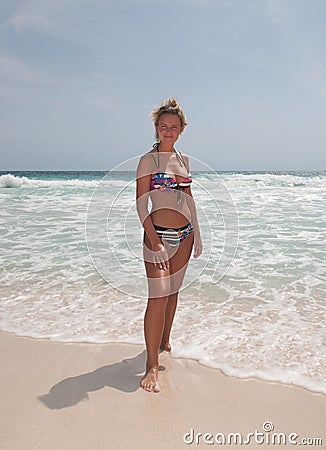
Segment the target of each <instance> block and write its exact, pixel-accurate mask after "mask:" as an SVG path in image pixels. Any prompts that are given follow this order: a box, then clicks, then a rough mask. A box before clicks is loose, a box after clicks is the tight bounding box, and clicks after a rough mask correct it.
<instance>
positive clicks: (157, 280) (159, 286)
mask: <svg viewBox="0 0 326 450" xmlns="http://www.w3.org/2000/svg"><path fill="white" fill-rule="evenodd" d="M150 252H151V250H150V241H149V239H148V237H147V236H146V234H145V237H144V248H143V255H144V263H145V269H146V275H147V282H148V297H149V298H154V297H155V298H157V297H166V296H168V295H170V293H171V274H170V267H168V268H167V269H166V270H163V269H160V268H159V267H157V266H155V264H154V263H152V262H150V259H151V255H150ZM169 263H170V261H169Z"/></svg>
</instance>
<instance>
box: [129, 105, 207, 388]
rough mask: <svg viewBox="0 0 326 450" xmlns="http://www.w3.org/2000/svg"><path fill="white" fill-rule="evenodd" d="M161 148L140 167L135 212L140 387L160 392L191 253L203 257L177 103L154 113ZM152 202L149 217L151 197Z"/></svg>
mask: <svg viewBox="0 0 326 450" xmlns="http://www.w3.org/2000/svg"><path fill="white" fill-rule="evenodd" d="M152 118H153V121H154V125H155V130H156V140H157V143H156V144H154V146H153V149H152V150H150V151H149V152H148V153H146V154H145V155H143V156H142V157H141V159H140V161H139V164H138V168H137V194H136V198H137V212H138V215H139V218H140V220H141V223H142V226H143V228H144V247H143V248H144V252H143V254H144V262H145V268H146V274H147V280H148V303H147V309H146V313H145V319H144V333H145V341H146V349H147V363H146V372H145V376H144V377H143V379H142V381H141V383H140V385H141V387H142V388H143V389H145V390H146V391H154V392H159V385H158V368H159V363H158V354H159V351H160V350H165V351H168V352H169V351H171V346H170V343H169V339H170V332H171V327H172V322H173V318H174V314H175V310H176V306H177V300H178V292H179V289H180V287H181V285H182V282H183V279H184V275H185V271H186V268H187V265H188V261H189V258H190V255H191V251H192V249H193V247H194V257H195V258H197V257H198V256H200V254H201V252H202V243H201V238H200V231H199V226H198V220H197V214H196V208H195V203H194V200H193V197H192V194H191V188H190V186H191V182H192V179H191V174H190V171H189V161H188V157H187V156H186V155H185V154H183V153H181V152H178V151H176V150H175V148H174V144H175V143H176V141H177V140H178V138H179V136H180V134H181V133H182V132H183V130H184V128H185V127H186V125H187V122H186V118H185V115H184V113H183V111H182V109H181V108H180V106H179V104H178V102H177V101H176V99H174V98H171V99H169V100H167V101H166V102H164V103H162V104H161V106H160V107H158V108H157V109H155V110H154V111H153V112H152ZM149 197H150V199H151V203H152V209H151V212H150V213H149V212H148V198H149Z"/></svg>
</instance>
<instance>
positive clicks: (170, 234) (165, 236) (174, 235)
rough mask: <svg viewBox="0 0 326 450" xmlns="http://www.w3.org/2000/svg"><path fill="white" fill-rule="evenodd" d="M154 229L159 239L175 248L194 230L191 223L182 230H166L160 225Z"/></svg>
mask: <svg viewBox="0 0 326 450" xmlns="http://www.w3.org/2000/svg"><path fill="white" fill-rule="evenodd" d="M154 228H155V230H156V233H157V234H158V237H160V238H161V239H162V240H163V241H166V242H167V243H168V244H170V245H173V246H176V245H179V244H180V242H182V241H183V240H184V239H186V237H187V236H189V234H191V233H192V232H193V229H194V227H193V226H192V223H191V222H189V223H188V224H187V225H185V226H184V227H181V228H165V227H160V226H159V225H154Z"/></svg>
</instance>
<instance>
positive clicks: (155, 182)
mask: <svg viewBox="0 0 326 450" xmlns="http://www.w3.org/2000/svg"><path fill="white" fill-rule="evenodd" d="M156 151H157V156H158V162H156V159H155V158H154V155H153V153H152V154H151V155H152V157H153V159H154V161H155V164H156V167H157V168H159V164H160V160H159V158H160V153H159V151H158V150H157V146H156ZM174 151H175V153H176V155H177V158H178V160H179V163H180V165H181V166H182V164H183V165H184V166H185V167H186V164H185V162H184V159H183V157H182V155H181V153H180V152H177V151H176V150H174ZM186 168H187V167H186ZM191 183H192V178H191V173H190V172H189V173H188V176H187V178H185V179H184V180H182V181H181V183H177V181H176V180H175V178H173V177H170V176H169V175H168V174H167V173H165V172H159V171H157V172H156V173H154V175H153V176H152V178H151V187H150V190H151V191H153V190H159V191H170V190H172V189H185V188H187V187H189V186H190V184H191Z"/></svg>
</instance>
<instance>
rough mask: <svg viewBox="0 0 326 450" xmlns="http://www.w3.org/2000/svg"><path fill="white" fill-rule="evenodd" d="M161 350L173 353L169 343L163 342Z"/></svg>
mask: <svg viewBox="0 0 326 450" xmlns="http://www.w3.org/2000/svg"><path fill="white" fill-rule="evenodd" d="M160 349H161V350H163V351H165V352H170V351H171V345H170V343H169V342H164V343H163V342H162V343H161V345H160Z"/></svg>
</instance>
